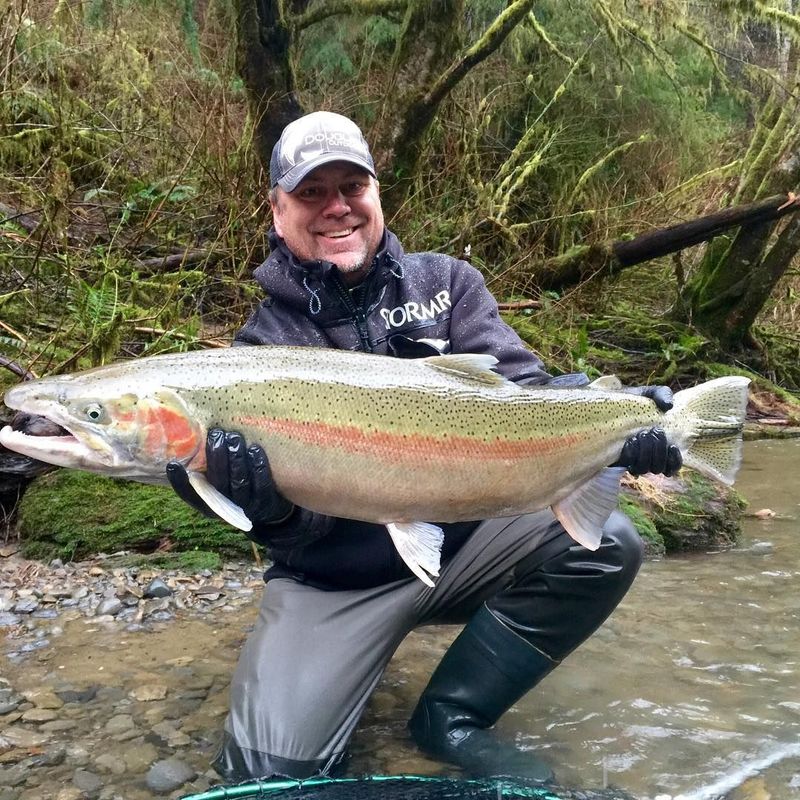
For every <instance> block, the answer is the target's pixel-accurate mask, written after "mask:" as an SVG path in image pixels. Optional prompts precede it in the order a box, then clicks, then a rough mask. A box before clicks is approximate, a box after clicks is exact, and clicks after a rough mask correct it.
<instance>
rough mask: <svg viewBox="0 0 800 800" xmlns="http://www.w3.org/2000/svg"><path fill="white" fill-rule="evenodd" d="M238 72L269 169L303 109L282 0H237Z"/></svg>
mask: <svg viewBox="0 0 800 800" xmlns="http://www.w3.org/2000/svg"><path fill="white" fill-rule="evenodd" d="M236 22H237V34H238V67H239V74H240V75H241V76H242V80H243V81H244V83H245V86H246V87H247V94H248V98H249V103H250V114H251V117H252V121H253V138H254V142H253V146H254V148H255V151H256V154H257V156H258V159H259V161H260V162H261V165H262V167H263V168H264V170H265V171H267V172H268V171H269V160H270V156H271V155H272V147H273V145H274V144H275V142H277V141H278V139H279V138H280V135H281V131H282V130H283V129H284V127H285V126H286V125H288V124H289V123H290V122H291V121H292V120H295V119H297V118H298V117H299V116H301V115H302V113H303V111H302V109H301V107H300V103H299V101H298V99H297V95H296V94H295V77H294V70H293V68H292V62H291V58H290V47H291V33H290V30H289V28H288V26H287V24H286V20H285V16H284V9H283V2H282V0H236Z"/></svg>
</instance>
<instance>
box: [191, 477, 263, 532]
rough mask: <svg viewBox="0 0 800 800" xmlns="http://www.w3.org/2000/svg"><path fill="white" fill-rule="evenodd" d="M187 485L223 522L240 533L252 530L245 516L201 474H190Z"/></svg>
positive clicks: (251, 525) (251, 524)
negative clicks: (189, 485) (188, 484)
mask: <svg viewBox="0 0 800 800" xmlns="http://www.w3.org/2000/svg"><path fill="white" fill-rule="evenodd" d="M189 483H190V484H191V486H192V489H194V490H195V491H196V492H197V494H198V495H199V496H200V499H201V500H202V501H203V502H204V503H205V504H206V505H207V506H208V507H209V508H210V509H211V510H212V511H213V512H214V513H215V514H216V515H217V516H218V517H221V518H222V519H224V520H225V522H227V523H229V524H230V525H233V527H234V528H238V529H239V530H240V531H249V530H252V529H253V523H252V522H251V521H250V519H249V518H248V517H247V514H245V513H244V511H242V509H241V508H240V507H239V506H237V505H236V503H234V502H233V501H232V500H229V499H228V498H227V497H225V495H224V494H222V492H220V491H219V490H218V489H215V488H214V487H213V486H212V485H211V484H210V483H209V482H208V478H206V476H205V475H204V474H203V473H202V472H190V473H189Z"/></svg>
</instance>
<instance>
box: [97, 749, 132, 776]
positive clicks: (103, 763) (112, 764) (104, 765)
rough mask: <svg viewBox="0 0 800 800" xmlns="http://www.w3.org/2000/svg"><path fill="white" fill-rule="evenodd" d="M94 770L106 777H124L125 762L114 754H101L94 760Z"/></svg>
mask: <svg viewBox="0 0 800 800" xmlns="http://www.w3.org/2000/svg"><path fill="white" fill-rule="evenodd" d="M94 768H95V769H96V770H97V771H98V772H101V773H105V774H106V775H124V774H125V762H124V761H123V760H122V759H121V758H120V757H119V755H117V754H116V753H103V754H102V755H100V756H98V757H97V758H96V759H95V760H94Z"/></svg>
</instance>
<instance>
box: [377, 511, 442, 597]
mask: <svg viewBox="0 0 800 800" xmlns="http://www.w3.org/2000/svg"><path fill="white" fill-rule="evenodd" d="M386 527H387V529H388V531H389V536H391V537H392V542H394V546H395V547H396V548H397V552H398V553H399V554H400V558H402V559H403V561H405V563H406V566H407V567H408V568H409V569H410V570H411V571H412V572H413V573H414V574H415V575H416V576H417V577H418V578H419V579H420V580H421V581H422V582H423V583H424V584H426V585H427V586H433V581H432V580H431V579H430V577H429V576H430V575H433V576H434V577H436V576H437V575H438V574H439V564H440V561H441V556H442V543H443V542H444V531H443V530H442V529H441V528H439V527H438V526H436V525H431V524H430V523H429V522H390V523H389V524H388V525H387V526H386Z"/></svg>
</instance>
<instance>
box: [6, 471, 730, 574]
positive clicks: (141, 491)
mask: <svg viewBox="0 0 800 800" xmlns="http://www.w3.org/2000/svg"><path fill="white" fill-rule="evenodd" d="M620 507H621V508H622V510H623V511H625V513H627V514H628V515H629V516H630V517H631V519H632V520H633V522H634V524H635V525H636V528H637V530H638V531H639V533H640V535H641V536H642V537H643V538H644V539H645V542H646V543H647V551H648V554H649V555H650V556H660V555H663V554H665V553H673V552H686V551H700V550H702V551H705V550H713V549H719V548H721V547H728V546H731V545H733V544H735V543H736V541H737V540H738V537H739V531H740V528H739V524H740V517H741V512H742V509H743V508H744V502H743V501H742V500H741V498H740V497H739V495H738V494H737V493H736V492H735V491H734V490H732V489H728V488H726V487H724V486H721V485H720V484H718V483H715V482H713V481H709V480H708V479H706V478H703V477H702V476H701V475H698V474H697V473H695V472H690V471H688V470H687V471H684V472H683V473H682V475H681V479H680V480H678V479H675V478H660V477H655V476H654V477H648V478H646V479H645V478H642V479H638V480H636V481H632V483H631V485H630V487H628V488H626V491H625V492H624V494H623V495H622V497H621V500H620ZM19 525H20V543H21V546H22V552H23V555H25V556H26V557H27V558H37V559H42V560H50V559H53V558H61V559H64V560H78V559H83V558H87V557H89V556H91V555H94V554H96V553H115V552H118V551H122V550H124V551H129V552H130V551H132V552H134V553H144V554H154V553H155V554H162V553H167V552H172V553H189V554H193V555H196V556H200V555H202V554H217V555H220V556H224V557H235V558H243V557H244V558H251V557H252V552H251V546H250V542H249V541H248V540H247V538H246V537H245V536H244V535H243V534H242V533H241V532H240V531H237V530H234V529H233V528H231V527H230V526H228V525H226V524H224V523H222V522H218V521H215V520H211V519H208V518H206V517H203V516H201V515H200V514H198V513H197V512H195V511H193V510H192V509H191V508H189V507H188V506H187V505H186V504H185V503H183V502H182V501H181V500H179V499H178V497H177V496H176V495H175V494H173V492H172V491H171V490H170V489H169V488H167V487H161V486H146V485H143V484H138V483H134V482H132V481H122V480H114V479H111V478H105V477H102V476H98V475H92V474H91V473H87V472H78V471H74V470H66V469H61V470H57V471H55V472H53V473H51V474H49V475H45V476H42V477H40V478H38V479H37V480H35V481H34V482H33V483H32V484H31V485H30V487H29V488H28V491H27V492H26V493H25V496H24V497H23V499H22V502H21V504H20V509H19Z"/></svg>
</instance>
